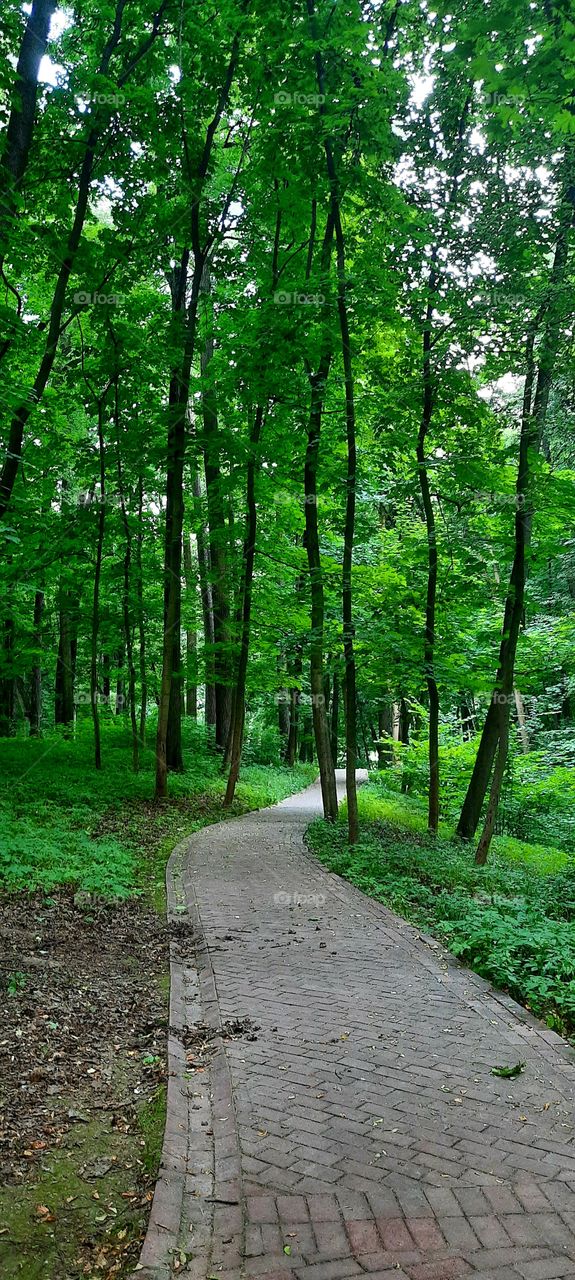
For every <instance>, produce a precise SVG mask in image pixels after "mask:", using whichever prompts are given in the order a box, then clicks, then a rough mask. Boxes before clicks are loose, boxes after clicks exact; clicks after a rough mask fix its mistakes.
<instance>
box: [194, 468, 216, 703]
mask: <svg viewBox="0 0 575 1280" xmlns="http://www.w3.org/2000/svg"><path fill="white" fill-rule="evenodd" d="M193 490H194V498H195V499H196V500H198V499H200V498H201V496H202V489H201V483H200V476H199V473H198V472H197V471H196V472H195V473H194V482H193ZM196 545H197V548H198V574H199V579H200V596H201V601H202V620H203V628H204V655H205V656H204V681H205V683H204V717H205V722H206V724H207V725H215V723H216V689H215V684H214V610H213V602H212V585H211V581H210V549H209V540H208V531H207V529H206V526H205V525H204V522H203V520H202V518H201V513H200V512H199V511H198V516H197V522H196Z"/></svg>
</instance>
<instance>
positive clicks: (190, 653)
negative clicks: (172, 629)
mask: <svg viewBox="0 0 575 1280" xmlns="http://www.w3.org/2000/svg"><path fill="white" fill-rule="evenodd" d="M184 575H185V580H186V591H187V594H188V597H189V599H190V598H191V599H194V598H195V590H196V581H195V575H194V572H193V566H192V543H191V534H189V533H187V534H186V535H185V537H184ZM189 599H188V608H189ZM194 609H195V599H194ZM186 715H187V716H190V717H191V719H192V720H197V718H198V685H197V634H196V628H195V626H193V627H190V626H187V627H186Z"/></svg>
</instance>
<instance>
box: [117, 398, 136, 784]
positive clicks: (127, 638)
mask: <svg viewBox="0 0 575 1280" xmlns="http://www.w3.org/2000/svg"><path fill="white" fill-rule="evenodd" d="M119 397H120V388H119V375H118V373H116V376H115V378H114V423H115V427H116V463H117V471H118V493H119V496H120V511H121V514H122V525H123V528H124V582H123V591H122V619H123V623H124V644H125V649H126V658H127V663H128V698H129V702H130V724H131V728H132V768H133V770H134V773H137V772H138V770H139V767H140V755H139V747H140V741H139V730H138V716H137V708H136V667H135V664H134V639H133V633H132V618H131V609H130V592H131V579H132V531H131V529H130V521H129V517H128V510H127V507H126V494H125V490H124V469H123V466H122V453H121V432H120V399H119Z"/></svg>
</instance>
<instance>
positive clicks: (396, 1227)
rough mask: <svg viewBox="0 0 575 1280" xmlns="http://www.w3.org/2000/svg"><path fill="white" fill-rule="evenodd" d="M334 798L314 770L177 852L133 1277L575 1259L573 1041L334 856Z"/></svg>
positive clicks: (418, 1277) (433, 1273)
mask: <svg viewBox="0 0 575 1280" xmlns="http://www.w3.org/2000/svg"><path fill="white" fill-rule="evenodd" d="M320 811H321V797H320V791H319V786H317V785H314V786H313V787H310V788H308V790H307V791H304V792H301V793H300V794H299V795H296V796H292V797H291V798H290V799H289V800H285V801H284V802H283V803H282V804H280V805H278V806H276V807H274V808H271V809H266V810H263V811H260V812H258V813H253V814H249V815H247V816H246V817H244V818H241V819H237V820H233V821H231V822H222V823H220V824H218V825H217V826H212V827H207V828H205V829H204V830H202V831H199V832H197V834H196V835H194V836H192V838H191V839H189V840H187V841H185V842H184V843H183V844H182V845H180V846H179V847H178V849H177V850H175V852H174V854H173V855H172V859H171V861H170V867H169V877H168V880H169V896H170V915H171V919H172V921H173V924H174V933H175V935H177V936H175V940H174V942H173V945H172V1013H171V1022H172V1029H173V1034H172V1035H171V1038H170V1046H169V1048H170V1078H169V1092H168V1118H167V1126H166V1134H165V1140H164V1152H163V1161H162V1170H161V1174H160V1178H159V1181H158V1184H157V1189H156V1195H155V1198H154V1205H153V1209H152V1215H151V1220H150V1227H149V1230H148V1235H147V1237H146V1242H145V1245H144V1249H143V1252H142V1256H141V1261H140V1266H139V1269H138V1270H137V1271H136V1272H135V1273H134V1278H135V1277H136V1276H139V1277H140V1280H167V1277H168V1276H172V1275H174V1274H180V1275H185V1276H187V1277H193V1278H194V1280H208V1277H210V1278H213V1277H218V1280H219V1278H220V1277H222V1280H248V1278H250V1277H259V1280H276V1277H277V1280H304V1277H305V1278H306V1280H347V1278H348V1277H349V1280H352V1278H355V1277H358V1276H362V1275H369V1276H371V1277H372V1280H384V1277H385V1280H401V1278H402V1277H408V1278H409V1280H457V1277H459V1276H467V1275H469V1276H475V1275H479V1276H482V1277H484V1280H487V1278H490V1280H513V1278H517V1280H553V1278H554V1277H563V1276H575V1144H574V1140H573V1139H574V1130H573V1123H574V1113H573V1101H574V1094H575V1065H574V1064H575V1053H574V1052H573V1050H572V1049H570V1048H569V1047H568V1046H567V1045H566V1044H565V1043H564V1041H562V1040H561V1039H560V1037H559V1036H557V1035H555V1034H554V1033H553V1032H550V1031H546V1030H545V1028H544V1027H542V1026H541V1024H539V1023H537V1022H535V1020H534V1019H532V1018H531V1017H530V1015H529V1014H527V1013H526V1012H525V1011H524V1010H522V1009H521V1008H520V1007H519V1006H518V1005H516V1004H515V1003H514V1002H513V1001H512V1000H510V999H508V998H507V997H505V996H503V995H501V994H500V993H497V992H494V991H493V990H492V988H491V987H490V986H489V985H488V984H487V983H486V982H484V981H483V980H482V979H481V978H478V977H476V976H475V975H474V974H471V973H469V972H468V971H467V970H465V969H461V968H459V967H458V965H457V964H456V962H455V961H454V960H453V959H452V958H451V957H448V956H445V954H444V953H443V951H442V949H441V947H440V946H438V945H437V944H436V943H434V942H433V940H432V939H429V938H422V937H421V935H420V934H419V933H418V931H417V930H416V929H414V928H413V927H412V926H410V925H408V924H406V923H405V922H404V921H402V920H400V919H398V918H397V917H396V916H394V915H393V914H392V913H391V912H389V911H387V910H386V909H385V908H383V907H381V906H380V905H379V904H377V903H375V902H373V901H371V900H369V899H367V898H365V897H364V896H363V895H362V894H361V893H360V892H359V891H358V890H356V889H354V888H353V887H352V886H351V885H348V884H346V883H345V882H343V881H341V880H340V879H338V877H336V876H334V875H331V874H329V873H328V872H327V871H325V870H324V869H323V868H322V867H321V866H320V865H319V864H318V863H317V862H316V861H314V859H312V858H311V857H310V855H309V854H308V853H307V851H306V848H305V844H304V832H305V828H306V826H307V825H308V823H309V822H310V821H311V820H312V819H313V818H314V817H316V816H317V814H318V813H319V812H320ZM198 1027H199V1028H200V1035H199V1037H198V1034H197V1032H198ZM202 1027H204V1028H207V1030H204V1031H202ZM194 1028H196V1034H194ZM255 1028H257V1030H256V1029H255ZM518 1061H522V1062H524V1063H525V1064H526V1066H525V1071H524V1073H523V1074H522V1075H521V1076H519V1077H518V1078H517V1079H514V1080H503V1079H500V1078H497V1077H495V1076H492V1075H491V1074H490V1069H491V1067H492V1066H493V1065H494V1064H499V1063H510V1064H511V1063H516V1062H518Z"/></svg>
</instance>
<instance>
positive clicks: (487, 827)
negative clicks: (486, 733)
mask: <svg viewBox="0 0 575 1280" xmlns="http://www.w3.org/2000/svg"><path fill="white" fill-rule="evenodd" d="M508 748H509V712H507V715H504V716H503V717H502V722H501V732H500V736H499V746H498V749H497V758H496V760H495V768H494V770H493V777H492V779H491V791H490V795H489V803H488V805H487V813H486V815H485V823H484V827H483V831H482V833H481V839H480V841H479V844H478V846H477V852H476V854H475V862H476V864H477V866H478V867H483V866H484V865H485V863H486V862H487V855H488V853H489V847H490V844H491V838H492V836H493V831H494V827H495V819H496V817H497V810H498V808H499V799H500V796H501V786H502V783H503V777H504V774H505V765H506V763H507V752H508Z"/></svg>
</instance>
